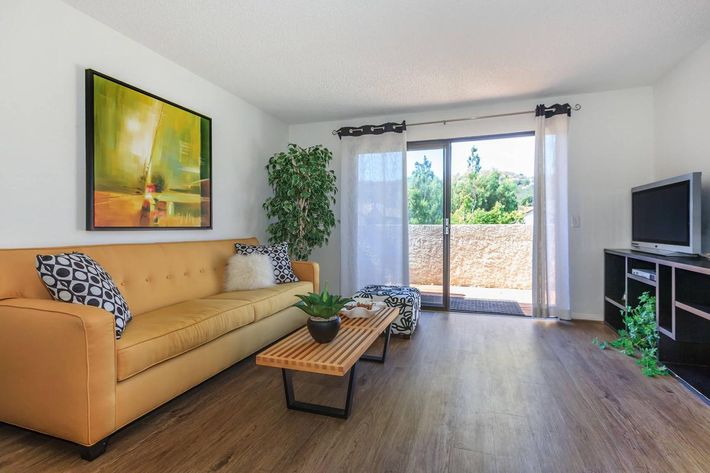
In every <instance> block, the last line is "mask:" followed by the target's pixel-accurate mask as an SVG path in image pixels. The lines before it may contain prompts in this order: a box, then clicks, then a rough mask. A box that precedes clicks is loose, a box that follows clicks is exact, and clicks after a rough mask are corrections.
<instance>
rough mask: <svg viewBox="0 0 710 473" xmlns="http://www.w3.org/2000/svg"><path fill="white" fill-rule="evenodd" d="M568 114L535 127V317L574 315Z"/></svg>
mask: <svg viewBox="0 0 710 473" xmlns="http://www.w3.org/2000/svg"><path fill="white" fill-rule="evenodd" d="M568 122H569V117H568V116H567V115H566V114H558V115H553V116H551V117H549V118H545V116H544V113H542V114H538V116H537V117H536V126H535V191H534V192H535V196H534V200H535V210H534V215H533V301H532V302H533V316H534V317H559V318H560V319H567V320H569V319H570V318H571V316H570V295H569V238H568V236H569V232H568V229H569V226H568V222H567V218H568V217H567V128H568Z"/></svg>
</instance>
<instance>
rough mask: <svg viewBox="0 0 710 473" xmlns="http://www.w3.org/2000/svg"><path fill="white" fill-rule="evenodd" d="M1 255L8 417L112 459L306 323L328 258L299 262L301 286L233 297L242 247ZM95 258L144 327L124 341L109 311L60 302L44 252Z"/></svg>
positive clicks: (134, 327) (1, 364)
mask: <svg viewBox="0 0 710 473" xmlns="http://www.w3.org/2000/svg"><path fill="white" fill-rule="evenodd" d="M237 241H239V242H242V243H247V244H257V243H258V242H257V240H256V239H254V238H249V239H241V240H236V239H235V240H218V241H199V242H181V243H151V244H130V245H101V246H79V247H70V248H41V249H12V250H0V421H2V422H6V423H9V424H14V425H17V426H20V427H24V428H27V429H31V430H34V431H37V432H42V433H45V434H49V435H52V436H55V437H59V438H62V439H65V440H69V441H71V442H75V443H77V444H79V445H80V446H82V447H83V448H82V449H81V451H82V456H83V457H85V458H87V459H93V458H94V457H96V456H98V455H100V454H101V453H103V450H104V449H105V446H106V438H107V437H108V436H109V435H110V434H111V433H113V432H115V431H116V430H118V429H120V428H121V427H123V426H125V425H126V424H128V423H130V422H132V421H133V420H135V419H137V418H139V417H141V416H142V415H144V414H146V413H147V412H150V411H151V410H153V409H155V408H156V407H158V406H160V405H161V404H163V403H165V402H167V401H169V400H170V399H172V398H174V397H175V396H178V395H179V394H181V393H183V392H185V391H187V390H188V389H190V388H191V387H193V386H195V385H197V384H199V383H201V382H202V381H204V380H206V379H208V378H209V377H211V376H213V375H215V374H216V373H218V372H220V371H222V370H224V369H225V368H227V367H229V366H231V365H232V364H234V363H236V362H237V361H239V360H242V359H244V358H246V357H247V356H249V355H250V354H252V353H254V352H255V351H258V350H259V349H260V348H262V347H264V346H266V345H268V344H269V343H271V342H273V341H274V340H276V339H278V338H280V337H283V336H284V335H286V334H288V333H290V332H292V331H293V330H295V329H297V328H299V327H300V326H302V325H304V324H305V321H306V316H305V315H304V314H302V313H301V311H299V310H298V309H296V308H294V307H292V305H293V304H294V302H296V301H297V298H296V297H295V294H303V293H306V292H309V291H317V290H318V289H319V288H318V285H319V281H318V278H319V268H318V264H317V263H312V262H299V261H295V262H293V269H294V272H295V273H296V275H297V276H298V278H299V279H300V282H296V283H289V284H280V285H276V286H274V287H270V288H266V289H259V290H252V291H236V292H226V293H225V292H223V281H222V278H223V273H224V268H225V265H226V262H227V260H228V258H229V257H230V256H231V255H233V254H234V243H235V242H237ZM67 251H79V252H82V253H86V254H87V255H89V256H91V257H93V258H94V259H95V260H96V261H98V262H99V263H100V264H101V265H102V266H103V267H104V268H105V269H106V270H107V271H108V272H109V274H110V275H111V276H112V278H113V280H114V281H115V282H116V284H117V285H118V286H119V288H120V290H121V292H122V293H123V295H124V296H125V298H126V300H127V301H128V304H129V307H130V309H131V311H132V312H133V320H132V321H131V322H130V323H129V324H128V326H127V328H126V330H125V331H124V333H123V336H122V338H121V339H120V340H115V338H114V319H113V315H111V314H110V313H108V312H106V311H104V310H102V309H98V308H95V307H90V306H83V305H79V304H69V303H64V302H58V301H54V300H52V299H51V297H50V296H49V293H48V292H47V290H46V288H45V287H44V285H43V284H42V281H41V280H40V278H39V276H38V275H37V272H36V270H35V255H36V254H39V253H43V254H54V253H60V252H67Z"/></svg>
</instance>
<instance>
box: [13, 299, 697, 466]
mask: <svg viewBox="0 0 710 473" xmlns="http://www.w3.org/2000/svg"><path fill="white" fill-rule="evenodd" d="M595 336H598V337H600V338H611V337H613V332H612V331H611V330H609V329H608V328H606V327H604V326H603V325H601V324H598V323H590V322H574V323H565V322H560V323H557V322H548V321H535V320H530V319H528V318H523V317H504V316H499V317H495V316H480V315H470V314H462V313H451V314H432V313H427V314H424V315H423V317H422V320H421V325H420V327H419V329H418V331H417V333H416V335H415V336H414V337H413V338H412V339H411V340H404V339H400V338H393V339H392V342H391V344H390V352H389V354H388V359H387V363H386V364H385V365H380V364H376V363H364V362H361V363H359V365H358V374H357V386H356V389H357V391H356V392H355V399H354V407H353V413H352V416H351V417H350V419H349V420H338V419H332V418H327V417H322V416H315V415H312V414H306V413H301V412H295V411H288V410H286V408H285V405H284V393H283V387H282V380H281V372H280V370H277V369H272V368H266V367H257V366H255V364H254V359H253V357H252V358H249V359H247V360H245V361H244V362H242V363H240V364H238V365H235V366H234V367H232V368H230V369H228V370H226V371H225V372H223V373H221V374H220V375H218V376H216V377H215V378H213V379H211V380H209V381H207V382H206V383H204V384H202V385H201V386H199V387H197V388H195V389H193V390H191V391H189V392H188V393H186V394H185V395H183V396H181V397H179V398H178V399H176V400H174V401H172V402H170V403H168V404H166V405H165V406H163V407H162V408H160V409H158V410H157V411H155V412H153V413H151V414H149V415H148V416H146V417H144V418H142V419H140V420H139V421H137V422H135V423H133V424H132V425H130V426H128V427H126V428H125V429H123V430H121V431H120V432H118V433H116V434H115V435H114V436H113V437H112V438H111V441H110V443H109V449H108V451H107V452H106V453H105V454H104V455H103V456H102V457H100V458H99V459H97V460H96V461H94V462H93V463H87V462H84V461H82V460H80V459H79V457H78V454H77V452H76V450H75V449H74V448H73V447H72V446H71V445H69V444H67V443H65V442H62V441H59V440H56V439H52V438H49V437H46V436H41V435H38V434H34V433H31V432H27V431H24V430H21V429H18V428H15V427H12V426H8V425H3V424H0V471H2V472H24V471H31V472H40V471H76V472H89V471H90V472H130V473H137V472H249V473H251V472H255V473H264V472H272V471H273V472H279V473H285V472H338V471H353V472H452V473H453V472H489V471H490V472H493V471H495V472H528V471H533V472H564V473H569V472H623V471H634V472H638V471H648V472H674V471H687V472H708V471H710V408H709V407H708V406H707V405H705V404H704V403H703V402H702V401H700V400H699V399H698V398H697V397H695V396H694V395H693V394H691V393H690V392H689V391H688V390H687V389H686V388H685V387H683V386H682V385H681V384H680V383H679V382H678V381H676V380H675V379H672V378H660V379H647V378H644V377H643V376H642V375H641V373H640V371H639V369H638V367H637V366H635V365H634V363H633V360H631V359H629V358H627V357H625V356H623V355H621V354H619V353H616V352H613V351H604V352H602V351H600V350H599V349H597V348H596V347H595V346H594V345H592V343H591V340H592V338H594V337H595ZM346 380H347V377H344V378H332V377H324V376H316V375H306V374H301V375H299V374H296V375H295V376H294V382H295V387H296V396H297V397H298V398H301V399H307V400H312V401H323V402H325V401H331V402H334V403H337V402H340V401H341V399H342V397H343V396H344V390H345V382H346ZM0 389H1V387H0Z"/></svg>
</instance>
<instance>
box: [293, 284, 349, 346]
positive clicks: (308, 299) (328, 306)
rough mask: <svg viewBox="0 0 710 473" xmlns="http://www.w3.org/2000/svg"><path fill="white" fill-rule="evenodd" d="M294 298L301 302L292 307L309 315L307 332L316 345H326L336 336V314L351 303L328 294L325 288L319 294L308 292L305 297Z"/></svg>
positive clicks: (338, 327) (301, 295)
mask: <svg viewBox="0 0 710 473" xmlns="http://www.w3.org/2000/svg"><path fill="white" fill-rule="evenodd" d="M296 297H298V298H299V299H301V300H300V301H298V302H297V303H296V304H294V306H295V307H298V308H299V309H301V310H302V311H303V312H305V313H306V314H308V315H309V317H308V331H309V332H310V334H311V336H312V337H313V339H314V340H315V341H317V342H318V343H328V342H330V341H332V340H333V339H334V338H335V336H336V335H338V331H339V330H340V316H338V312H340V310H341V309H342V308H343V307H345V305H346V304H347V303H348V302H352V301H353V300H352V299H350V298H349V297H341V296H339V295H335V294H329V293H328V289H327V288H326V289H323V291H322V292H321V293H320V294H316V293H314V292H309V293H308V294H306V295H303V294H297V295H296Z"/></svg>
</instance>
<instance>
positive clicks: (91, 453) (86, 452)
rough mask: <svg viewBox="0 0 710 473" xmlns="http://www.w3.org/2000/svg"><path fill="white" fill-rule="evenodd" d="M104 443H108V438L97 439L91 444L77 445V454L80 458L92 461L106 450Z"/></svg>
mask: <svg viewBox="0 0 710 473" xmlns="http://www.w3.org/2000/svg"><path fill="white" fill-rule="evenodd" d="M106 445H108V438H105V439H103V440H99V441H98V442H96V443H95V444H93V445H91V446H88V447H87V446H85V445H79V454H81V458H83V459H84V460H86V461H94V460H96V459H97V458H99V457H100V456H101V455H103V453H104V452H105V451H106Z"/></svg>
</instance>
